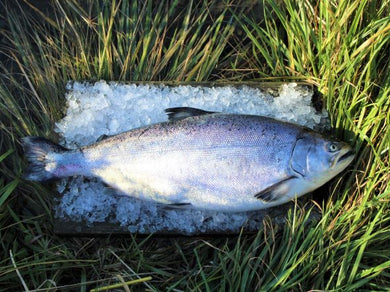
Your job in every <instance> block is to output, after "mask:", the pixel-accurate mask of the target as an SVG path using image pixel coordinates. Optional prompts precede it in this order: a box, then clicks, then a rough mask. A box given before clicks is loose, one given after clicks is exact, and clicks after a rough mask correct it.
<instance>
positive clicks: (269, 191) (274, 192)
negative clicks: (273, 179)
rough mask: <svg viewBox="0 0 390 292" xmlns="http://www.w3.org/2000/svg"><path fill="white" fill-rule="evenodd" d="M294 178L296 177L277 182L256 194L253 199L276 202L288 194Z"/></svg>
mask: <svg viewBox="0 0 390 292" xmlns="http://www.w3.org/2000/svg"><path fill="white" fill-rule="evenodd" d="M296 178H297V177H296V176H290V177H288V178H286V179H284V180H282V181H280V182H277V183H276V184H273V185H272V186H270V187H268V188H266V189H265V190H263V191H261V192H260V193H258V194H256V195H255V198H257V199H259V200H262V201H264V202H275V201H278V200H280V199H282V198H283V197H284V196H286V195H287V194H288V192H289V190H290V189H289V188H290V182H291V180H293V179H296Z"/></svg>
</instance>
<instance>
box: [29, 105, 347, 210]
mask: <svg viewBox="0 0 390 292" xmlns="http://www.w3.org/2000/svg"><path fill="white" fill-rule="evenodd" d="M169 111H170V121H168V122H163V123H158V124H153V125H150V126H147V127H142V128H137V129H133V130H130V131H128V132H124V133H121V134H118V135H115V136H111V137H108V138H106V139H104V140H102V141H99V142H97V143H94V144H91V145H88V146H84V147H81V148H79V149H75V150H67V149H65V148H63V147H61V146H58V145H56V144H54V143H52V142H49V141H47V140H44V138H40V137H26V138H24V148H25V152H26V156H27V158H28V160H29V161H30V168H29V169H27V171H26V173H25V177H26V178H27V179H30V180H36V181H44V180H47V179H53V178H61V177H66V176H73V175H84V176H94V177H99V178H101V179H102V180H103V181H104V182H105V183H107V184H108V185H110V186H112V187H115V188H117V189H118V190H120V191H121V192H123V193H125V194H128V195H130V196H134V197H137V198H140V199H144V200H150V201H156V202H160V203H164V204H170V205H177V206H192V207H194V208H200V209H213V210H219V211H232V212H236V211H249V210H256V209H263V208H267V207H271V206H275V205H279V204H282V203H285V202H287V201H289V200H291V199H293V198H295V197H299V196H301V195H303V194H305V193H308V192H310V191H312V190H314V189H316V188H318V187H319V186H321V185H323V184H324V183H325V182H327V181H328V180H330V179H331V178H332V177H334V176H335V175H337V174H338V173H340V172H341V171H342V170H343V169H345V168H346V167H347V166H348V164H349V163H350V162H351V161H352V159H353V157H354V155H353V152H352V149H351V147H350V146H349V145H348V144H346V143H344V142H339V141H333V140H329V139H327V138H325V137H323V136H322V135H320V134H318V133H316V132H314V131H312V130H309V129H307V128H304V127H301V126H298V125H294V124H290V123H286V122H282V121H278V120H275V119H272V118H268V117H262V116H254V115H239V114H224V113H213V112H206V111H202V110H198V109H191V108H174V109H169Z"/></svg>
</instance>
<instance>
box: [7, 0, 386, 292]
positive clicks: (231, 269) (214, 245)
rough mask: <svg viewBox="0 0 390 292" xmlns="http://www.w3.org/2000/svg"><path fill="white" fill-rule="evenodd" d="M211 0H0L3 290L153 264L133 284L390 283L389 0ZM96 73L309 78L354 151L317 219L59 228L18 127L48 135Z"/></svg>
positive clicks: (380, 286)
mask: <svg viewBox="0 0 390 292" xmlns="http://www.w3.org/2000/svg"><path fill="white" fill-rule="evenodd" d="M218 2H220V1H171V2H170V3H169V4H168V3H166V2H163V3H162V4H159V2H158V1H124V0H123V1H118V0H117V1H75V0H72V1H53V2H52V11H49V12H48V11H44V10H39V9H34V8H32V9H30V10H32V11H33V12H27V9H26V8H25V7H24V8H22V7H19V5H12V6H6V5H5V4H0V5H2V6H1V7H2V8H3V9H4V10H5V11H6V13H5V14H4V15H3V16H2V17H3V19H1V21H2V22H1V23H4V25H2V27H1V38H2V43H1V48H0V53H1V59H0V60H1V63H0V76H1V78H0V131H1V136H0V172H1V176H0V222H1V223H0V238H1V242H0V243H1V248H0V255H1V256H0V290H21V289H25V290H27V289H30V290H34V289H36V290H38V291H39V290H40V289H41V291H55V290H56V289H57V288H56V287H61V286H64V285H65V286H66V287H62V288H58V290H64V289H69V290H81V291H87V290H89V289H91V288H95V287H100V286H103V287H104V286H108V285H115V284H117V283H121V282H122V283H125V282H128V281H131V280H135V279H138V278H145V277H149V276H151V277H152V280H147V281H145V282H142V281H141V283H139V284H134V285H133V284H124V285H125V286H126V285H127V286H128V287H126V288H127V289H132V290H144V289H147V290H156V289H157V290H169V291H182V290H183V291H187V290H198V291H225V290H229V291H248V290H264V291H283V290H288V291H291V290H294V291H295V290H297V291H307V290H311V289H314V290H316V289H318V290H339V291H348V290H379V291H384V290H388V289H390V272H389V271H390V269H389V268H390V248H389V247H388V242H389V240H390V224H389V223H390V222H389V221H390V212H389V206H390V203H389V201H390V187H389V185H390V166H389V148H390V128H389V127H388V125H389V124H390V99H389V93H390V87H389V85H390V74H389V73H390V72H389V71H390V58H389V53H388V52H389V51H390V17H389V16H388V15H389V12H390V11H389V10H390V5H389V4H390V1H386V0H381V1H379V0H378V1H357V0H351V1H346V0H341V1H325V0H323V1H313V2H311V1H298V0H296V1H293V0H284V1H277V0H269V1H264V3H263V2H262V1H258V4H259V5H257V6H256V7H254V8H253V9H247V8H246V7H245V5H243V4H235V5H233V4H230V5H221V4H220V3H218ZM26 3H28V2H26ZM26 3H24V5H27V6H28V4H26ZM80 3H82V4H80ZM21 4H23V3H21ZM34 15H35V17H34ZM258 15H264V19H259V17H258ZM37 16H39V17H37ZM99 79H107V80H123V81H139V80H147V81H198V82H201V81H214V80H222V81H229V80H234V81H240V80H245V81H247V80H257V81H269V80H274V81H283V80H299V81H306V82H309V83H311V84H314V85H316V86H317V87H318V90H319V92H320V93H321V94H322V95H323V98H324V104H325V106H326V108H327V109H328V111H329V113H330V117H331V122H332V125H333V128H334V134H335V135H336V136H338V137H340V138H342V139H344V140H346V141H350V142H351V143H352V144H353V145H354V148H355V150H356V152H357V158H356V160H355V161H354V162H353V165H352V166H351V167H350V168H349V170H348V171H346V172H345V173H344V174H343V175H342V176H340V177H338V178H336V179H335V180H333V181H332V182H331V183H330V184H328V185H327V186H326V188H325V189H326V191H327V192H328V193H329V196H328V197H326V198H325V199H323V200H320V201H318V204H319V208H320V209H321V210H322V217H321V220H320V221H319V222H309V221H308V215H309V212H308V211H305V209H303V208H298V207H297V208H296V209H295V210H291V213H290V214H289V215H288V222H287V224H286V226H283V227H282V226H275V225H273V224H272V223H271V222H270V221H265V222H264V227H263V229H262V230H260V231H259V232H258V233H257V234H256V235H245V234H240V235H237V236H230V237H223V236H220V237H214V238H203V239H201V238H182V237H178V238H175V237H169V238H161V237H156V236H150V237H148V238H138V237H136V236H134V235H129V236H126V237H107V238H102V237H100V238H72V237H65V238H64V237H58V236H56V235H54V234H53V232H52V229H53V227H52V224H53V218H52V215H51V204H52V201H51V197H52V193H51V192H52V189H51V188H50V186H47V185H41V184H37V183H30V182H26V181H24V180H22V179H21V178H20V175H21V172H22V169H23V168H24V166H25V161H24V159H23V154H22V151H21V147H20V138H21V137H23V136H26V135H43V136H46V137H52V138H54V137H53V131H52V127H53V124H54V122H55V121H57V120H58V119H60V118H61V116H62V115H63V109H64V106H65V104H64V91H65V89H64V86H65V84H66V82H67V81H68V80H99ZM69 285H70V286H69Z"/></svg>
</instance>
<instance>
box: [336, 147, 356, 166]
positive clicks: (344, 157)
mask: <svg viewBox="0 0 390 292" xmlns="http://www.w3.org/2000/svg"><path fill="white" fill-rule="evenodd" d="M351 156H355V152H354V151H353V150H348V151H347V152H346V153H344V154H343V155H342V156H341V157H340V158H339V159H338V160H337V163H339V162H341V161H343V160H345V159H347V158H349V157H351Z"/></svg>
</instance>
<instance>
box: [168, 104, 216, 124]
mask: <svg viewBox="0 0 390 292" xmlns="http://www.w3.org/2000/svg"><path fill="white" fill-rule="evenodd" d="M165 112H166V113H167V115H168V120H169V121H171V122H172V121H179V120H183V119H186V118H189V117H194V116H201V115H208V114H212V113H214V112H209V111H205V110H201V109H198V108H193V107H171V108H167V109H165Z"/></svg>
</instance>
